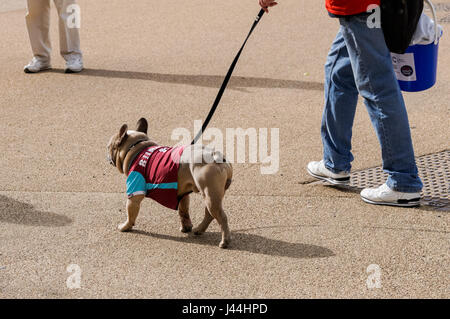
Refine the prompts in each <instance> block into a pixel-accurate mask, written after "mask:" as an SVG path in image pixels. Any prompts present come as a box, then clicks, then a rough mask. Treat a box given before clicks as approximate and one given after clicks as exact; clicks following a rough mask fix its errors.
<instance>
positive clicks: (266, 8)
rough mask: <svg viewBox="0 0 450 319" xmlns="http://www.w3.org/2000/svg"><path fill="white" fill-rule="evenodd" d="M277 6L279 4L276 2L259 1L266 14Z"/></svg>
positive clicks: (272, 0)
mask: <svg viewBox="0 0 450 319" xmlns="http://www.w3.org/2000/svg"><path fill="white" fill-rule="evenodd" d="M277 4H278V2H276V1H275V0H259V5H260V6H261V8H263V10H264V12H266V13H269V7H273V6H276V5H277Z"/></svg>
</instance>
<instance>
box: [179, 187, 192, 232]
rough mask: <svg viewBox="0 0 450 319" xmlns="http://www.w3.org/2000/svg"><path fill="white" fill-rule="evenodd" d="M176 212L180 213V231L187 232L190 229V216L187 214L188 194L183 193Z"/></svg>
mask: <svg viewBox="0 0 450 319" xmlns="http://www.w3.org/2000/svg"><path fill="white" fill-rule="evenodd" d="M178 214H179V215H180V220H181V228H180V231H181V232H182V233H189V232H190V231H191V230H192V222H191V217H190V216H189V195H185V196H184V197H183V198H182V199H181V200H180V203H179V204H178Z"/></svg>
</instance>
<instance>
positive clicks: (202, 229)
mask: <svg viewBox="0 0 450 319" xmlns="http://www.w3.org/2000/svg"><path fill="white" fill-rule="evenodd" d="M213 219H214V217H212V215H211V214H210V213H209V211H208V208H207V207H205V217H204V218H203V221H202V222H201V223H200V225H198V226H197V227H195V228H194V230H193V232H194V234H195V235H201V234H203V233H204V232H205V231H206V230H207V229H208V226H209V224H211V222H212V221H213Z"/></svg>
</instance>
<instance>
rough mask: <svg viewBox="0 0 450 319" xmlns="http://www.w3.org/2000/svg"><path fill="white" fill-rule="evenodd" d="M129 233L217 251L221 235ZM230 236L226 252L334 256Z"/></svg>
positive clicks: (306, 246)
mask: <svg viewBox="0 0 450 319" xmlns="http://www.w3.org/2000/svg"><path fill="white" fill-rule="evenodd" d="M131 233H134V234H139V235H145V236H149V237H153V238H157V239H163V240H172V241H176V242H180V243H188V244H198V245H206V246H217V249H219V247H218V246H219V242H220V239H221V234H220V233H218V232H206V233H204V234H203V235H201V236H195V235H193V234H189V235H188V236H187V237H176V236H171V235H164V234H156V233H150V232H146V231H143V230H133V231H132V232H131ZM231 235H232V238H233V239H232V242H231V244H230V247H229V248H228V250H238V251H247V252H250V253H254V254H262V255H268V256H277V257H290V258H325V257H332V256H335V254H334V253H333V251H331V250H330V249H328V248H325V247H321V246H316V245H309V244H301V243H288V242H285V241H281V240H276V239H270V238H266V237H262V236H259V235H254V234H245V233H237V232H232V233H231Z"/></svg>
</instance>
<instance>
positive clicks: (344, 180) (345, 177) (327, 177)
mask: <svg viewBox="0 0 450 319" xmlns="http://www.w3.org/2000/svg"><path fill="white" fill-rule="evenodd" d="M306 170H307V171H308V173H309V175H311V176H313V177H315V178H318V179H321V180H323V181H327V182H329V183H331V184H335V185H345V184H348V183H349V182H350V173H348V172H340V173H339V174H336V173H333V172H332V171H330V170H329V169H328V168H326V167H325V164H324V162H323V160H321V161H320V162H309V164H308V167H307V169H306Z"/></svg>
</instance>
